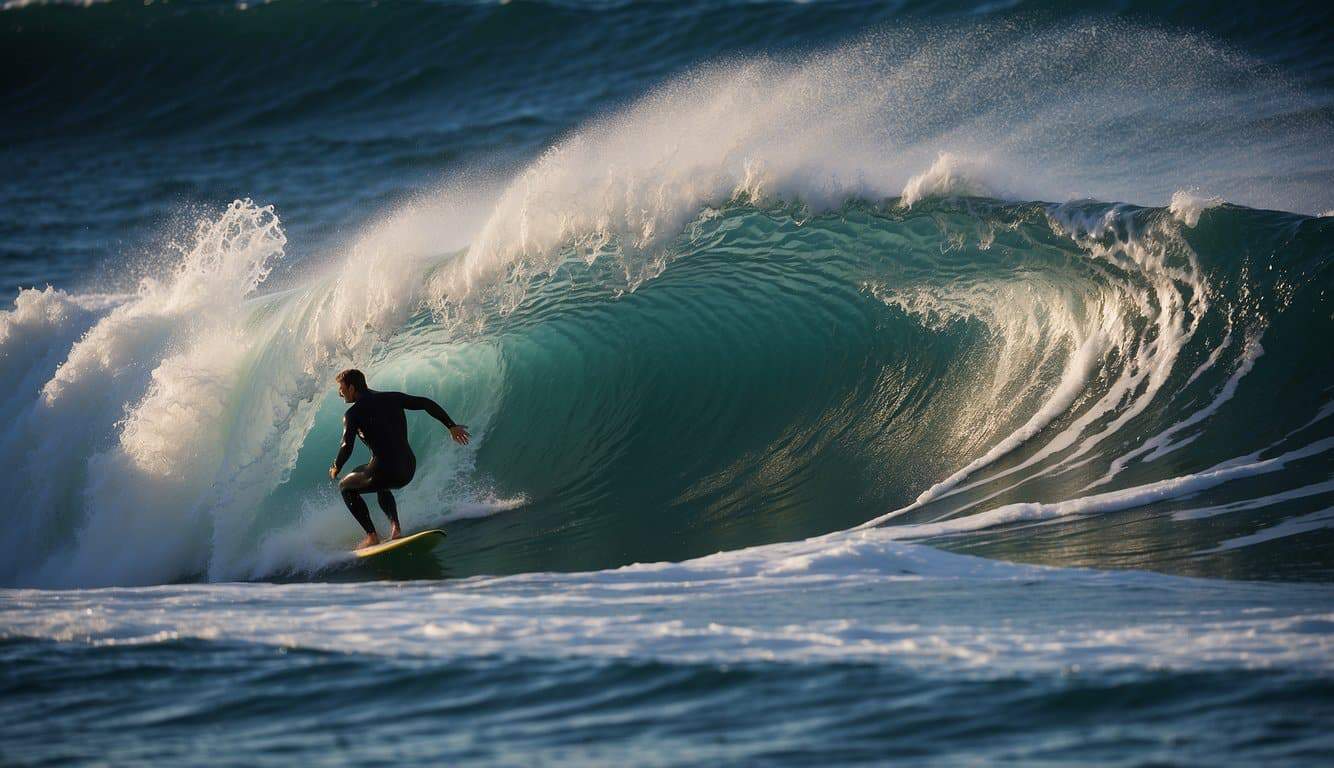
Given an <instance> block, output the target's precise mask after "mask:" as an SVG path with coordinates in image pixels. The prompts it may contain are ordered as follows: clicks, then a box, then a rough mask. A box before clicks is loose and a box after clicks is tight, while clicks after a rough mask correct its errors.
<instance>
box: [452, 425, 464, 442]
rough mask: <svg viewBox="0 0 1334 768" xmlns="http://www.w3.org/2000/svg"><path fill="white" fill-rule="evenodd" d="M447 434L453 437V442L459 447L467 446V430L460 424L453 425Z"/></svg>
mask: <svg viewBox="0 0 1334 768" xmlns="http://www.w3.org/2000/svg"><path fill="white" fill-rule="evenodd" d="M449 434H450V435H452V436H453V437H454V442H456V443H458V444H459V445H467V444H468V428H467V427H465V426H463V425H462V424H455V425H454V426H452V427H450V428H449Z"/></svg>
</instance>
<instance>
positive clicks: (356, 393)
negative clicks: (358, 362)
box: [334, 368, 366, 403]
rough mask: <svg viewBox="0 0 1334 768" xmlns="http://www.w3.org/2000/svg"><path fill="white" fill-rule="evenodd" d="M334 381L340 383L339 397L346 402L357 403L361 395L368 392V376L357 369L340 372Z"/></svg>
mask: <svg viewBox="0 0 1334 768" xmlns="http://www.w3.org/2000/svg"><path fill="white" fill-rule="evenodd" d="M334 381H336V382H338V395H339V396H340V397H342V398H343V400H344V401H345V402H349V403H352V402H356V400H357V398H358V397H361V393H362V392H365V391H366V374H364V373H362V372H361V371H358V370H357V369H356V368H348V369H347V370H345V371H339V373H338V375H337V376H335V377H334Z"/></svg>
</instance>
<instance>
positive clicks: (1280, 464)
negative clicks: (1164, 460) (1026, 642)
mask: <svg viewBox="0 0 1334 768" xmlns="http://www.w3.org/2000/svg"><path fill="white" fill-rule="evenodd" d="M1331 447H1334V438H1330V439H1325V440H1320V441H1318V442H1316V443H1312V444H1311V445H1308V446H1306V447H1304V448H1299V449H1296V450H1293V451H1289V452H1287V453H1284V454H1282V455H1280V456H1275V457H1274V458H1272V459H1265V460H1257V459H1255V458H1254V457H1253V456H1249V457H1244V458H1243V459H1237V460H1233V461H1228V462H1224V463H1222V464H1219V465H1217V466H1216V467H1214V468H1212V469H1208V470H1205V471H1203V472H1198V473H1195V474H1190V475H1182V476H1180V477H1173V478H1169V479H1166V480H1160V481H1158V482H1155V483H1147V484H1145V485H1140V486H1136V487H1133V488H1126V489H1123V490H1119V491H1109V492H1107V493H1100V494H1095V495H1093V496H1085V497H1081V498H1077V499H1069V500H1067V501H1059V502H1045V503H1044V502H1028V503H1020V504H1006V505H1004V506H1000V507H996V508H994V509H990V510H987V511H986V512H978V513H976V514H973V515H969V516H967V517H962V518H956V519H953V520H946V521H941V522H934V523H921V524H916V525H903V526H894V527H892V528H889V529H887V530H890V531H892V532H893V535H894V536H895V537H898V538H904V539H922V538H930V537H934V536H946V535H950V534H955V533H964V532H968V531H978V530H982V529H984V528H992V527H994V526H997V525H1008V524H1010V523H1020V522H1035V521H1043V520H1052V519H1055V518H1059V517H1066V516H1069V515H1077V514H1085V513H1090V512H1116V511H1119V510H1123V509H1132V508H1134V507H1142V506H1144V505H1146V504H1151V503H1155V502H1161V501H1167V500H1170V499H1176V498H1181V497H1182V496H1187V495H1190V494H1193V493H1198V492H1200V491H1204V490H1208V489H1209V488H1213V487H1215V486H1218V485H1222V484H1223V483H1228V482H1231V481H1233V480H1238V479H1241V478H1246V477H1253V476H1255V475H1260V474H1266V473H1270V472H1278V471H1280V470H1282V469H1284V468H1285V467H1286V466H1287V465H1288V464H1289V463H1291V462H1294V461H1297V460H1299V459H1304V458H1307V457H1309V456H1314V455H1318V454H1320V453H1323V452H1324V451H1327V450H1329V449H1330V448H1331Z"/></svg>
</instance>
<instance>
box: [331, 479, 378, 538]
mask: <svg viewBox="0 0 1334 768" xmlns="http://www.w3.org/2000/svg"><path fill="white" fill-rule="evenodd" d="M371 480H372V478H371V473H370V472H369V471H368V469H367V465H365V464H363V465H362V466H360V467H357V468H356V469H354V470H352V471H351V472H348V473H347V474H346V475H344V476H343V479H342V480H340V481H339V482H338V488H339V490H340V491H341V492H342V495H343V503H344V504H346V505H347V509H348V511H349V512H351V513H352V517H354V518H356V520H357V522H358V523H361V527H362V528H363V529H364V530H365V531H366V538H364V539H362V540H361V544H360V545H358V546H359V547H364V546H369V545H371V544H379V543H380V535H379V534H377V533H376V532H375V523H372V522H371V511H370V509H369V508H368V507H367V506H366V500H365V499H363V498H361V494H363V493H366V492H368V491H370V490H371V488H370V486H371Z"/></svg>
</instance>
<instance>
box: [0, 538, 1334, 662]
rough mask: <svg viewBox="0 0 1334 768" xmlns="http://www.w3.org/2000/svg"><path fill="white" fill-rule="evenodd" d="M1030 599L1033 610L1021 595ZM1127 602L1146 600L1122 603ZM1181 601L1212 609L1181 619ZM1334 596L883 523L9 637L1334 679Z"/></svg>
mask: <svg viewBox="0 0 1334 768" xmlns="http://www.w3.org/2000/svg"><path fill="white" fill-rule="evenodd" d="M1128 587H1133V588H1134V589H1133V592H1131V591H1130V590H1128V589H1127V588H1128ZM1021 593H1022V595H1024V596H1026V597H1028V598H1029V599H1028V600H1016V599H1015V598H1017V597H1019V595H1020V594H1021ZM1128 594H1133V604H1134V606H1135V609H1134V610H1133V611H1128V610H1118V609H1117V607H1116V606H1118V605H1121V606H1123V605H1126V604H1127V601H1128V599H1127V595H1128ZM1183 596H1189V599H1190V601H1191V603H1192V604H1193V605H1200V604H1202V603H1208V604H1210V605H1212V606H1213V609H1211V610H1196V611H1191V612H1188V613H1187V614H1183V613H1182V612H1181V604H1182V603H1181V600H1182V599H1183ZM1321 596H1327V592H1318V590H1315V589H1303V588H1301V587H1293V586H1291V585H1285V586H1278V585H1237V584H1224V583H1214V582H1207V581H1198V580H1189V579H1180V578H1175V577H1169V576H1161V575H1157V574H1148V573H1115V574H1112V573H1098V572H1093V571H1076V570H1064V569H1053V568H1042V567H1037V566H1025V565H1013V564H1007V563H1001V562H996V561H991V560H986V559H982V558H973V557H968V556H964V555H955V554H950V553H946V552H940V551H937V550H933V549H930V548H926V547H920V546H913V545H909V544H904V543H901V542H896V541H894V540H892V539H891V538H890V536H889V535H888V531H887V530H883V529H882V530H878V531H862V532H857V533H845V534H836V535H833V536H828V537H821V538H817V539H811V540H807V541H803V542H794V543H790V544H780V545H771V546H764V547H753V548H750V549H746V550H741V551H737V552H728V553H720V554H717V555H712V556H709V557H704V558H700V559H698V560H692V561H687V562H683V563H654V564H644V565H633V566H627V567H625V568H620V569H616V570H611V571H600V572H592V573H573V574H555V573H532V574H524V575H521V576H510V577H503V578H474V579H468V580H463V581H448V582H439V583H431V584H422V583H391V584H377V583H370V584H344V585H337V584H294V585H274V584H263V585H251V584H208V585H182V586H162V587H149V588H138V589H124V588H118V589H103V590H81V591H74V592H49V591H25V590H0V638H5V639H9V638H29V637H36V638H46V639H50V640H56V641H60V642H70V643H89V644H94V645H135V644H154V643H162V642H169V641H173V640H180V639H188V638H198V639H203V640H209V641H221V642H243V643H257V644H264V645H274V646H280V647H287V648H303V649H319V650H327V651H335V652H346V653H355V654H387V655H413V656H420V657H427V658H437V659H451V658H460V657H473V656H488V655H504V656H508V657H514V656H520V657H537V658H568V657H585V658H603V659H624V658H630V659H638V660H654V661H667V662H707V663H716V664H731V663H744V662H753V661H770V662H772V661H778V662H785V663H822V662H823V663H827V662H841V663H848V662H873V663H888V664H893V665H901V666H903V667H906V668H911V669H917V670H923V671H929V672H936V673H944V674H952V675H960V674H962V675H977V676H982V677H993V676H995V677H1007V676H1012V675H1015V674H1026V673H1056V674H1061V673H1064V672H1068V671H1072V670H1075V669H1079V670H1082V671H1086V672H1091V671H1094V670H1124V669H1127V668H1131V669H1155V670H1162V669H1178V670H1204V669H1257V668H1272V667H1282V668H1289V669H1294V668H1295V669H1307V670H1311V671H1317V672H1322V673H1323V672H1328V671H1330V670H1331V669H1334V655H1332V654H1331V653H1330V651H1331V647H1332V644H1334V639H1332V638H1331V635H1330V633H1329V631H1328V630H1322V629H1321V628H1322V627H1325V626H1329V624H1330V622H1331V620H1334V614H1330V612H1329V611H1328V610H1327V603H1322V602H1321V599H1320V598H1321ZM871 598H874V599H877V600H878V602H872V603H867V602H866V601H867V600H868V599H871ZM1002 603H1003V604H1005V606H1006V607H1005V608H1004V610H1000V609H997V608H995V606H996V605H999V604H1002ZM1099 606H1101V607H1099ZM757 608H762V609H757Z"/></svg>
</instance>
